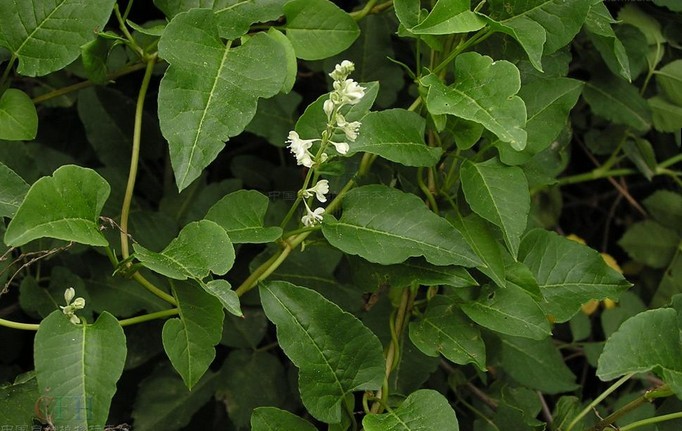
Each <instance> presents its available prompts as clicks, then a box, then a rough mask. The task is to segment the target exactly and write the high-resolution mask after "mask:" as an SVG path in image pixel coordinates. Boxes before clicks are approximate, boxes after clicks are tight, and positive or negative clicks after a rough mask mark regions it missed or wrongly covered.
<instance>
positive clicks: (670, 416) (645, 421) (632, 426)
mask: <svg viewBox="0 0 682 431" xmlns="http://www.w3.org/2000/svg"><path fill="white" fill-rule="evenodd" d="M673 419H682V412H677V413H670V414H667V415H661V416H654V417H652V418H648V419H642V420H641V421H637V422H633V423H631V424H627V425H625V426H624V427H620V428H619V429H620V431H630V430H633V429H635V428H639V427H641V426H644V425H651V424H656V423H659V422H665V421H671V420H673Z"/></svg>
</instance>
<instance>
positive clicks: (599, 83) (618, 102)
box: [583, 77, 651, 132]
mask: <svg viewBox="0 0 682 431" xmlns="http://www.w3.org/2000/svg"><path fill="white" fill-rule="evenodd" d="M583 97H584V98H585V100H586V101H587V103H589V105H590V107H591V108H592V111H593V112H594V113H595V114H597V115H599V116H601V117H604V118H606V119H607V120H610V121H613V122H614V123H617V124H623V125H626V126H630V127H632V128H634V129H635V130H639V131H642V132H645V131H647V130H649V128H650V127H651V111H650V110H649V105H647V103H646V100H644V98H643V97H642V96H640V94H639V90H637V88H635V87H634V86H633V85H632V84H628V83H627V82H625V81H623V80H622V79H619V78H615V77H614V78H603V77H600V78H596V79H593V80H591V81H589V82H587V83H586V84H585V88H584V89H583Z"/></svg>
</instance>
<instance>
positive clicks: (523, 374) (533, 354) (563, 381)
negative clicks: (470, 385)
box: [500, 335, 578, 394]
mask: <svg viewBox="0 0 682 431" xmlns="http://www.w3.org/2000/svg"><path fill="white" fill-rule="evenodd" d="M500 338H501V340H502V366H503V367H504V370H505V371H506V372H507V373H509V375H510V376H511V377H512V378H513V379H514V380H516V381H517V382H519V383H521V384H522V385H524V386H527V387H529V388H533V389H537V390H540V391H542V392H545V393H548V394H556V393H559V392H567V391H572V390H573V389H575V388H577V387H578V385H576V384H575V376H574V375H573V373H572V372H571V370H569V368H568V367H567V366H566V364H565V363H564V360H563V358H562V357H561V354H560V353H559V351H558V350H557V349H556V347H555V346H554V342H553V341H552V339H551V338H545V339H544V340H541V341H537V340H530V339H528V338H520V337H511V336H508V335H505V336H501V337H500Z"/></svg>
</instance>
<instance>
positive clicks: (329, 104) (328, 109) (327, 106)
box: [322, 99, 334, 118]
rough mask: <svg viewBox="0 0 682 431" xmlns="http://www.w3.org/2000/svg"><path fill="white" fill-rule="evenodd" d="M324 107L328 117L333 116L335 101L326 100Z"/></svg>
mask: <svg viewBox="0 0 682 431" xmlns="http://www.w3.org/2000/svg"><path fill="white" fill-rule="evenodd" d="M322 109H323V110H324V113H325V114H327V118H331V117H332V112H334V102H332V101H331V99H327V100H325V101H324V105H322Z"/></svg>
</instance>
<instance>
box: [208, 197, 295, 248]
mask: <svg viewBox="0 0 682 431" xmlns="http://www.w3.org/2000/svg"><path fill="white" fill-rule="evenodd" d="M268 203H269V200H268V198H267V196H265V195H263V194H262V193H259V192H257V191H255V190H238V191H236V192H233V193H230V194H229V195H227V196H225V197H223V198H222V199H221V200H219V201H218V202H217V203H216V204H215V205H213V206H212V207H211V209H209V210H208V214H206V220H211V221H214V222H216V223H218V224H219V225H220V226H221V227H222V228H223V229H225V231H226V232H227V234H228V235H229V236H230V240H232V242H233V243H234V244H240V243H265V242H273V241H275V240H277V239H278V238H279V237H280V236H282V229H281V228H280V227H264V226H263V223H264V222H263V220H264V219H265V213H266V212H267V210H268Z"/></svg>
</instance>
